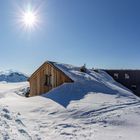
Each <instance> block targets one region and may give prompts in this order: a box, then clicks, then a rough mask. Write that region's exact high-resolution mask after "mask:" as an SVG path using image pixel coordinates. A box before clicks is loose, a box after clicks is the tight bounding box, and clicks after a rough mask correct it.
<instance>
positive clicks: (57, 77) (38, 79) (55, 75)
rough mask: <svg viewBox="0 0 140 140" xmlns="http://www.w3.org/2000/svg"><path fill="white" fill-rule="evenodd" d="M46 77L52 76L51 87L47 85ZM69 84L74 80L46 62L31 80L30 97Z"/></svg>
mask: <svg viewBox="0 0 140 140" xmlns="http://www.w3.org/2000/svg"><path fill="white" fill-rule="evenodd" d="M46 76H50V79H49V80H50V81H49V82H50V85H45V82H46ZM68 82H73V80H72V79H70V78H69V77H68V76H67V75H66V74H65V73H63V72H62V71H61V70H60V69H58V68H57V67H55V66H54V65H53V64H51V63H49V62H45V63H44V64H43V65H42V66H41V67H39V68H38V69H37V70H36V71H35V72H34V73H33V74H32V75H31V77H30V78H29V83H30V96H36V95H40V94H43V93H46V92H48V91H50V90H51V89H53V88H55V87H58V86H60V85H62V84H63V83H68Z"/></svg>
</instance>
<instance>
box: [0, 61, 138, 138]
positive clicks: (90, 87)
mask: <svg viewBox="0 0 140 140" xmlns="http://www.w3.org/2000/svg"><path fill="white" fill-rule="evenodd" d="M55 65H56V66H57V67H59V68H60V69H61V70H63V71H64V72H65V73H66V74H68V75H69V76H71V78H73V80H74V81H75V82H74V83H67V84H63V85H62V86H60V87H58V88H55V89H54V90H52V91H50V92H49V93H46V94H44V95H42V96H36V97H30V98H25V97H22V96H19V95H18V94H17V93H20V94H21V92H22V91H23V92H24V89H25V88H27V87H28V83H27V82H21V83H0V120H1V121H0V139H2V140H3V139H15V140H16V139H22V140H31V139H33V140H52V139H55V140H79V139H80V140H93V139H94V140H139V137H140V134H139V131H138V130H139V129H140V100H139V98H137V97H136V96H135V95H133V93H131V91H129V90H128V89H126V88H125V87H123V86H122V85H120V84H119V83H117V82H115V81H114V80H113V79H112V78H111V77H110V76H109V75H108V74H106V73H105V72H104V71H99V73H96V72H94V71H92V70H88V71H87V73H82V72H80V71H79V68H78V67H74V66H71V65H65V64H59V63H55Z"/></svg>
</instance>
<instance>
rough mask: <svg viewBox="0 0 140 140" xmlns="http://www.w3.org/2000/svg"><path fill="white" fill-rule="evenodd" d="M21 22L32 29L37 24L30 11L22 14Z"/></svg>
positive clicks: (35, 17) (34, 16) (33, 14)
mask: <svg viewBox="0 0 140 140" xmlns="http://www.w3.org/2000/svg"><path fill="white" fill-rule="evenodd" d="M22 21H23V23H24V25H25V26H26V27H29V28H32V27H33V26H35V25H36V24H37V16H36V15H35V13H34V12H32V11H27V12H25V13H23V16H22Z"/></svg>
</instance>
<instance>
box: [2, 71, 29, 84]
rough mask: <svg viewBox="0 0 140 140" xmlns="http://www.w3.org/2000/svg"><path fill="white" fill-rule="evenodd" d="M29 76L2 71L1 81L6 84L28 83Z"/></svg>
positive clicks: (16, 72)
mask: <svg viewBox="0 0 140 140" xmlns="http://www.w3.org/2000/svg"><path fill="white" fill-rule="evenodd" d="M27 79H28V76H27V75H26V74H24V73H21V72H18V71H16V70H5V71H0V81H6V82H24V81H27Z"/></svg>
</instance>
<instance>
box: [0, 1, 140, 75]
mask: <svg viewBox="0 0 140 140" xmlns="http://www.w3.org/2000/svg"><path fill="white" fill-rule="evenodd" d="M29 3H30V5H31V6H32V7H39V6H40V10H39V16H40V19H41V23H40V24H39V25H38V27H39V28H37V29H36V30H33V31H31V32H30V31H29V32H28V31H25V30H23V29H22V28H21V25H20V24H17V20H18V18H17V15H18V17H20V13H19V9H20V8H21V9H22V8H26V6H27V5H28V4H29ZM139 5H140V1H139V0H3V1H1V3H0V69H2V70H3V69H16V70H19V71H22V72H25V73H27V74H31V73H32V72H33V71H34V70H35V69H36V68H37V67H38V66H40V65H41V64H42V63H43V62H44V61H46V60H52V61H58V62H63V63H70V64H74V65H83V64H84V63H86V64H87V66H88V67H94V68H134V69H135V68H137V69H138V68H140V62H139V61H138V60H139V59H140V55H139V54H140V53H139V52H140V8H139Z"/></svg>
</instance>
